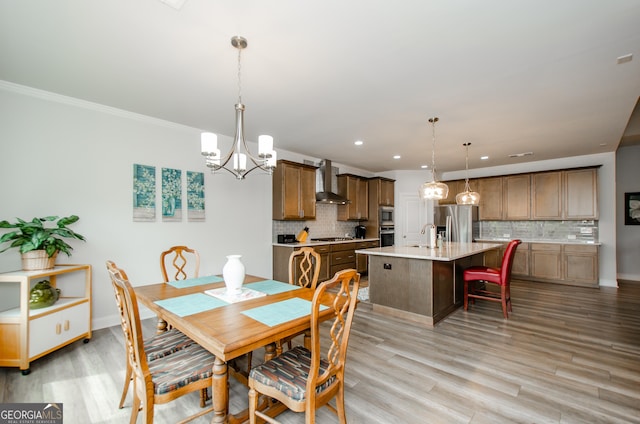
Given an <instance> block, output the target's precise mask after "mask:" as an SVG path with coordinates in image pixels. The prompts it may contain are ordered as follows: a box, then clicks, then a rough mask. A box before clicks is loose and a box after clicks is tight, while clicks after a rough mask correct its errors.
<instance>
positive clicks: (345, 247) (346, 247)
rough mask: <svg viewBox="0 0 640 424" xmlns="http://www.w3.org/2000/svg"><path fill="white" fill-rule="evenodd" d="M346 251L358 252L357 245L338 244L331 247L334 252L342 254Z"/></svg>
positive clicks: (353, 243)
mask: <svg viewBox="0 0 640 424" xmlns="http://www.w3.org/2000/svg"><path fill="white" fill-rule="evenodd" d="M344 250H356V243H355V242H352V243H336V244H332V245H331V251H332V252H341V251H344Z"/></svg>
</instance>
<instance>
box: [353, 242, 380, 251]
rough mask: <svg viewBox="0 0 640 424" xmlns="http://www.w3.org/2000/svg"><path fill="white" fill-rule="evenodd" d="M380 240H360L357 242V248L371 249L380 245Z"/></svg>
mask: <svg viewBox="0 0 640 424" xmlns="http://www.w3.org/2000/svg"><path fill="white" fill-rule="evenodd" d="M378 246H379V242H378V241H377V240H371V241H359V242H357V243H356V250H358V249H371V248H373V247H378Z"/></svg>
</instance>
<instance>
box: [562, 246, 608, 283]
mask: <svg viewBox="0 0 640 424" xmlns="http://www.w3.org/2000/svg"><path fill="white" fill-rule="evenodd" d="M563 249H564V252H563V255H562V260H563V273H562V275H563V280H564V282H566V283H567V284H573V285H579V286H587V287H595V286H597V285H598V281H599V276H598V272H599V271H598V246H585V245H579V244H565V245H564V246H563Z"/></svg>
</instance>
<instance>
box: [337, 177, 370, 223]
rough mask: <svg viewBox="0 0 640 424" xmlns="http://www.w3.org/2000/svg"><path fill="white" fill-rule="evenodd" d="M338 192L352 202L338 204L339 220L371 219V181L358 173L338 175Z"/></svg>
mask: <svg viewBox="0 0 640 424" xmlns="http://www.w3.org/2000/svg"><path fill="white" fill-rule="evenodd" d="M338 194H339V195H341V196H343V197H346V198H347V199H348V200H349V201H350V203H348V204H346V205H338V220H339V221H353V220H355V221H360V220H367V219H369V181H368V179H367V178H363V177H360V176H357V175H351V174H341V175H338Z"/></svg>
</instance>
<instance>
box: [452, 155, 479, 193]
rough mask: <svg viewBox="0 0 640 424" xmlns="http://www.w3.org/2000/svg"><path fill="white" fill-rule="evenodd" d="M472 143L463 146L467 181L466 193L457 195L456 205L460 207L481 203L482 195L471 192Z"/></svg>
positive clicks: (465, 182)
mask: <svg viewBox="0 0 640 424" xmlns="http://www.w3.org/2000/svg"><path fill="white" fill-rule="evenodd" d="M470 145H471V143H464V144H463V146H464V147H465V148H466V155H465V172H466V176H465V181H464V191H463V192H462V193H458V194H457V195H456V203H457V204H458V205H477V204H479V203H480V193H478V192H475V191H471V187H469V146H470Z"/></svg>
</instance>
